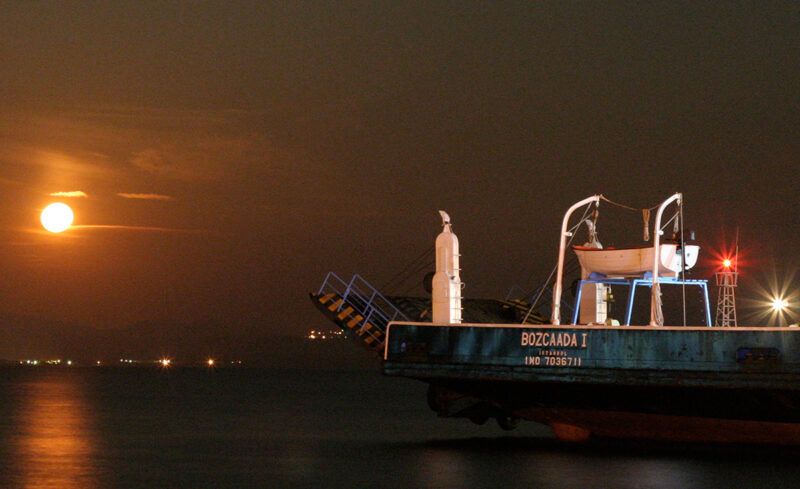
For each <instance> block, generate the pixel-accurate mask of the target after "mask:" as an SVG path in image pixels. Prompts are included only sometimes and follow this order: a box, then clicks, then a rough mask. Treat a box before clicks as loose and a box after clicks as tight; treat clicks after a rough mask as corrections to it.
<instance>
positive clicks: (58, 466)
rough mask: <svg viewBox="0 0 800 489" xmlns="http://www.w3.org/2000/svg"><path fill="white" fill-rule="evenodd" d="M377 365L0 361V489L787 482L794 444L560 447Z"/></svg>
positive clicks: (524, 426)
mask: <svg viewBox="0 0 800 489" xmlns="http://www.w3.org/2000/svg"><path fill="white" fill-rule="evenodd" d="M425 388H426V387H425V384H424V383H421V382H418V381H413V380H408V379H400V378H390V377H383V376H382V375H380V372H379V369H378V368H375V369H356V370H347V369H325V368H316V369H274V368H273V369H256V368H253V369H251V368H214V369H211V368H180V367H171V368H167V369H159V368H103V367H101V368H93V367H86V368H67V367H60V368H48V367H35V368H34V367H30V368H27V367H5V368H0V487H1V488H36V489H39V488H59V489H68V488H80V489H93V488H184V487H187V488H348V489H351V488H361V487H364V488H369V487H377V488H380V487H386V488H398V487H425V488H429V487H430V488H490V487H498V488H562V487H563V488H581V489H586V488H606V487H612V488H628V487H630V488H693V487H709V488H711V487H745V486H749V487H771V488H781V487H787V488H788V487H798V485H800V464H798V463H797V460H798V456H800V452H798V451H797V450H795V449H786V448H765V447H728V446H719V445H682V446H677V445H665V444H652V443H646V442H636V443H632V442H593V443H589V444H588V445H570V444H564V443H560V442H558V441H556V440H555V439H553V437H552V435H551V434H550V432H549V430H548V429H547V428H545V427H541V426H539V425H536V424H533V423H521V425H520V427H519V428H518V429H517V430H515V431H513V432H505V431H502V430H501V429H500V428H499V427H498V426H497V425H496V424H494V423H492V422H491V421H490V422H489V423H487V424H485V425H483V426H477V425H474V424H472V423H471V422H469V421H467V420H463V419H461V420H455V419H439V418H437V417H436V415H435V413H434V412H432V411H430V410H429V408H428V407H427V405H426V402H425Z"/></svg>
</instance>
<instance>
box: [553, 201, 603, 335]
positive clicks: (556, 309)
mask: <svg viewBox="0 0 800 489" xmlns="http://www.w3.org/2000/svg"><path fill="white" fill-rule="evenodd" d="M601 197H602V195H593V196H591V197H587V198H585V199H583V200H582V201H580V202H578V203H576V204H573V205H572V207H570V208H569V209H568V210H567V213H566V214H564V221H563V223H562V224H561V238H560V241H559V244H558V272H557V274H556V286H555V289H553V314H552V316H551V317H550V322H551V323H553V325H554V326H558V325H559V324H561V282H562V278H563V277H562V274H563V273H564V254H565V252H566V247H567V236H571V235H572V233H568V232H567V225H568V224H569V218H570V216H571V215H572V213H573V212H574V211H575V209H577V208H579V207H581V206H583V205H586V204H589V203H592V202H598V201H599V200H600V198H601Z"/></svg>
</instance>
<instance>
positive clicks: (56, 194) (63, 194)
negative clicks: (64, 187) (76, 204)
mask: <svg viewBox="0 0 800 489" xmlns="http://www.w3.org/2000/svg"><path fill="white" fill-rule="evenodd" d="M50 195H51V196H52V197H88V196H89V195H88V194H87V193H86V192H82V191H80V190H71V191H69V192H53V193H52V194H50Z"/></svg>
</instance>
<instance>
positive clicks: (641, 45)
mask: <svg viewBox="0 0 800 489" xmlns="http://www.w3.org/2000/svg"><path fill="white" fill-rule="evenodd" d="M756 5H757V4H753V5H750V6H748V5H746V4H739V3H737V4H728V3H726V2H711V3H702V4H699V5H697V4H695V3H692V2H687V3H672V2H669V3H657V4H651V3H644V4H624V5H623V4H616V3H613V2H612V3H610V4H606V3H567V4H562V3H561V2H553V3H541V4H540V3H531V2H502V3H494V2H489V3H483V2H435V3H410V2H378V3H373V2H358V1H354V2H351V1H345V2H337V3H335V4H334V3H330V2H309V3H306V2H303V3H294V2H289V3H288V4H287V3H284V2H260V1H252V2H209V3H200V4H189V3H184V2H176V3H163V4H162V3H151V2H144V3H139V2H134V3H131V2H99V3H89V2H78V3H66V2H10V3H6V4H4V5H3V6H2V7H0V15H1V16H2V18H4V19H7V20H10V19H13V22H10V21H7V22H5V23H4V33H3V43H1V44H0V59H2V60H3V62H2V63H0V79H2V83H0V195H2V198H0V271H2V277H3V280H2V282H0V318H2V321H3V322H0V331H2V327H3V326H2V325H3V324H6V325H9V324H14V325H20V324H25V325H28V326H25V327H24V328H22V329H21V330H14V331H24V330H25V328H28V327H30V329H37V328H40V327H41V328H51V329H52V328H55V329H58V327H57V326H53V324H54V323H57V324H61V325H64V324H66V325H69V327H70V328H73V329H74V328H78V329H81V328H84V329H86V330H89V331H108V330H113V329H118V328H134V329H133V331H135V328H136V327H137V325H138V324H151V325H152V324H159V325H161V327H163V328H165V329H166V330H169V329H170V328H178V327H179V325H191V328H190V330H191V331H200V330H202V331H204V334H205V336H203V338H211V337H225V336H226V335H228V334H238V335H239V338H247V337H248V335H250V334H251V333H252V332H253V331H257V332H258V333H259V334H264V335H267V336H269V335H279V334H300V333H302V332H304V331H306V330H307V329H311V328H315V327H327V324H325V320H324V318H322V317H321V316H320V315H319V314H318V313H317V311H316V310H315V309H314V308H313V307H312V305H311V304H310V303H309V301H308V298H307V292H308V291H310V290H314V289H316V288H317V287H318V286H319V284H320V282H321V281H322V279H323V278H324V277H325V274H326V273H327V272H328V271H329V270H334V271H336V272H337V273H341V274H342V275H348V274H352V273H354V272H358V273H360V274H362V275H363V276H365V277H366V278H367V279H368V280H371V281H373V282H374V283H375V284H376V285H379V286H380V285H382V284H383V283H385V282H387V281H388V280H389V279H390V278H391V277H392V276H393V275H395V274H396V273H397V272H399V271H400V270H402V269H403V268H404V267H405V266H406V265H407V264H408V263H409V262H410V261H411V260H413V259H414V258H415V257H417V256H418V255H419V254H420V253H421V252H422V251H424V250H425V249H426V248H428V247H429V246H430V245H431V244H432V242H433V239H434V238H435V235H436V233H438V230H439V223H440V221H439V216H438V213H437V211H438V210H439V209H445V210H447V211H448V212H449V213H450V215H451V216H452V218H453V223H454V231H455V232H456V233H457V234H458V235H459V238H460V239H461V243H462V245H461V246H462V253H463V258H462V266H463V268H464V271H463V272H462V278H463V280H464V281H465V282H466V289H465V292H464V293H465V295H467V296H485V297H503V296H504V295H505V294H506V292H507V291H508V288H509V287H510V286H511V285H513V284H519V285H522V286H533V285H535V284H536V283H538V282H539V281H541V280H543V279H544V278H545V277H546V276H547V274H548V273H549V270H550V268H551V267H552V265H553V263H554V261H555V257H556V253H557V249H556V244H557V233H558V228H559V225H560V219H561V217H562V215H563V211H564V210H565V209H566V207H568V206H569V205H570V204H571V203H573V202H575V201H577V200H580V199H581V198H583V197H586V196H588V195H591V194H594V193H603V194H605V195H607V196H608V197H609V198H611V199H613V200H616V201H619V202H625V203H628V204H630V205H632V206H637V207H649V206H651V205H653V204H654V203H657V202H659V201H661V200H663V199H664V198H665V197H666V196H668V195H670V194H671V193H673V192H676V191H680V192H683V193H684V195H685V197H686V213H687V223H689V224H693V225H692V226H691V227H692V228H693V229H695V230H696V231H697V233H698V240H699V241H700V242H701V244H702V245H704V246H705V247H707V248H708V249H712V248H717V249H718V248H721V247H722V246H723V243H727V245H728V246H729V245H730V241H731V240H732V238H733V235H734V232H735V228H736V226H738V227H739V228H740V235H741V238H740V239H741V246H742V250H743V253H744V254H746V255H747V256H748V257H749V262H748V264H749V266H750V269H749V270H743V272H745V271H747V273H748V274H750V275H749V276H750V277H751V278H752V282H751V283H753V284H755V283H756V282H759V283H762V282H763V280H764V273H766V276H767V277H772V279H775V277H777V280H779V281H780V280H783V281H784V282H791V281H792V279H791V276H787V273H789V272H790V271H791V270H794V269H795V267H797V265H798V264H800V260H798V258H799V257H800V254H798V252H797V251H796V249H797V246H796V244H795V243H796V240H797V239H796V238H797V236H798V235H799V234H800V225H799V224H798V223H799V222H800V219H799V218H798V211H797V208H798V206H797V201H798V190H800V184H798V177H797V169H798V166H799V165H798V155H800V91H798V90H797V88H796V87H797V80H798V79H800V73H798V70H800V68H798V66H800V64H798V63H797V60H798V59H800V43H798V42H797V39H798V25H800V24H799V23H798V22H800V11H798V9H797V7H796V5H795V4H794V3H791V2H786V3H781V2H768V3H767V4H765V5H758V6H757V8H756ZM51 202H64V203H67V204H68V205H69V206H71V207H72V209H73V210H74V212H75V222H74V225H73V227H72V228H70V229H69V230H67V231H66V232H64V233H61V234H51V233H48V232H47V231H45V230H44V229H42V227H41V225H40V223H39V214H40V213H41V211H42V209H43V208H44V207H45V206H46V205H47V204H49V203H51ZM601 212H602V211H601ZM609 212H610V211H609ZM610 215H611V214H609V216H610ZM624 216H625V217H624V218H620V219H617V218H612V217H608V218H607V219H606V220H605V222H604V219H602V218H601V220H600V223H599V226H600V237H601V239H602V240H603V242H604V243H607V244H615V241H617V242H616V244H623V243H622V242H621V241H624V240H626V239H629V240H630V241H635V240H637V239H640V236H641V217H640V216H635V215H633V216H631V215H624ZM617 237H619V239H617ZM711 256H713V255H712V254H710V253H709V254H706V255H701V257H705V259H706V260H710V258H711ZM702 260H703V258H701V263H702ZM703 266H705V267H706V268H710V267H711V266H712V265H711V264H710V263H709V262H706V263H705V264H704V265H703ZM701 268H702V267H701ZM765 271H766V272H765ZM697 278H700V277H699V276H698V277H697ZM743 279H744V277H743ZM415 280H416V278H415ZM409 287H410V289H409ZM743 287H744V286H743ZM744 288H745V289H746V287H744ZM405 289H409V290H410V291H411V292H412V293H414V294H417V293H419V294H423V293H424V292H423V291H422V287H421V286H419V287H417V286H413V284H411V285H410V286H409V285H405V286H403V287H401V288H400V290H390V291H386V292H387V293H398V292H406V290H405ZM745 292H746V291H745ZM713 300H714V298H712V301H713ZM37 325H40V326H37ZM41 325H47V326H41ZM9 327H10V326H9ZM48 331H50V330H48ZM15 334H16V333H15ZM22 336H24V335H22ZM186 341H191V339H189V340H186ZM198 341H200V340H198ZM202 341H206V340H205V339H203V340H202ZM236 341H238V342H243V341H246V340H243V339H238V340H235V341H234V343H235V342H236ZM15 344H20V345H24V338H17V343H15ZM202 347H203V345H200V346H198V348H202ZM19 348H22V346H20V347H19ZM17 354H20V353H19V350H13V349H6V350H3V351H0V358H2V357H4V356H5V357H13V356H14V355H17Z"/></svg>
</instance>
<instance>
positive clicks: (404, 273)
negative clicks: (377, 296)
mask: <svg viewBox="0 0 800 489" xmlns="http://www.w3.org/2000/svg"><path fill="white" fill-rule="evenodd" d="M434 248H435V246H429V247H427V248H426V249H425V250H423V251H422V253H420V254H419V255H417V257H416V258H414V259H413V260H411V261H410V262H409V263H408V264H407V265H406V266H405V267H403V268H402V269H400V271H399V272H397V273H396V274H394V276H392V277H391V278H390V279H389V280H388V281H387V282H386V283H385V284H384V285H383V287H382V288H381V290H389V288H390V286H391V287H395V286H400V285H401V284H402V283H403V282H405V281H406V280H408V279H409V278H411V276H412V275H414V274H415V273H416V272H418V271H419V270H421V269H422V268H424V267H426V266H428V265H429V264H430V261H429V260H430V253H431V251H432V250H433V249H434ZM426 257H427V260H428V261H425V260H426Z"/></svg>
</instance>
